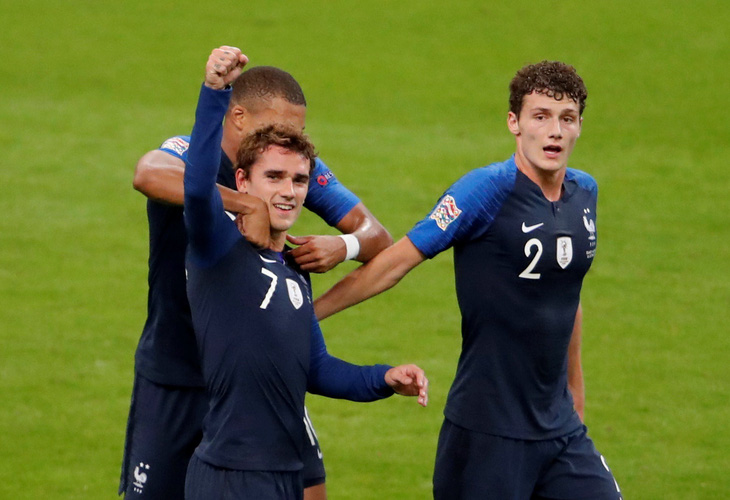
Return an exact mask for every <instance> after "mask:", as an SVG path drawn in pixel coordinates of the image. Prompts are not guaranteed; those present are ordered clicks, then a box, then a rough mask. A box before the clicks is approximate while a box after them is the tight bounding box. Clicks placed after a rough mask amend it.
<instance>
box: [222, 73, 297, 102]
mask: <svg viewBox="0 0 730 500" xmlns="http://www.w3.org/2000/svg"><path fill="white" fill-rule="evenodd" d="M276 98H282V99H285V100H286V101H288V102H290V103H292V104H296V105H299V106H306V105H307V100H306V99H305V98H304V92H303V91H302V87H301V86H300V85H299V82H297V81H296V80H295V79H294V77H293V76H292V75H290V74H289V73H287V72H286V71H284V70H282V69H279V68H275V67H273V66H256V67H255V68H251V69H249V70H247V71H244V72H243V73H241V76H239V77H238V78H237V79H236V80H235V81H234V82H233V92H232V94H231V103H233V104H239V105H241V106H243V107H245V108H246V109H248V110H251V111H256V108H257V107H258V105H260V103H261V102H262V101H271V100H273V99H276Z"/></svg>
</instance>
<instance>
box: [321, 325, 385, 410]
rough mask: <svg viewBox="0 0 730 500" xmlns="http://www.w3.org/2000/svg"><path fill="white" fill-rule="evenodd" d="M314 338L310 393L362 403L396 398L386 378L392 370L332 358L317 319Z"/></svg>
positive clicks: (383, 366)
mask: <svg viewBox="0 0 730 500" xmlns="http://www.w3.org/2000/svg"><path fill="white" fill-rule="evenodd" d="M311 336H312V338H311V347H310V360H309V376H308V378H307V390H308V391H309V392H310V393H312V394H319V395H321V396H326V397H329V398H337V399H347V400H350V401H358V402H368V401H377V400H379V399H383V398H387V397H389V396H391V395H393V389H391V387H390V386H389V385H388V383H387V382H386V377H385V375H386V373H387V372H388V370H390V369H391V368H392V367H391V366H388V365H372V366H359V365H354V364H352V363H348V362H346V361H343V360H341V359H338V358H336V357H334V356H332V355H330V354H329V353H328V352H327V346H326V345H325V342H324V336H323V335H322V330H321V329H320V328H319V323H318V322H317V320H316V318H312V330H311Z"/></svg>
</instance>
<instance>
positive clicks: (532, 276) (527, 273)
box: [520, 238, 542, 280]
mask: <svg viewBox="0 0 730 500" xmlns="http://www.w3.org/2000/svg"><path fill="white" fill-rule="evenodd" d="M532 247H536V248H537V251H536V252H535V256H534V257H533V258H532V260H531V261H530V263H529V264H528V265H527V267H526V268H525V270H524V271H522V272H521V273H520V278H525V279H528V280H539V279H540V273H533V272H532V270H533V269H535V266H536V265H537V261H538V260H540V257H541V256H542V243H540V240H538V239H537V238H532V239H530V240H527V243H525V257H529V256H530V255H531V254H532Z"/></svg>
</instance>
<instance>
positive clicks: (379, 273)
mask: <svg viewBox="0 0 730 500" xmlns="http://www.w3.org/2000/svg"><path fill="white" fill-rule="evenodd" d="M425 259H426V257H425V256H424V255H423V254H422V253H421V251H420V250H418V248H416V246H415V245H414V244H413V243H412V242H411V240H410V239H409V238H408V237H407V236H405V237H403V238H402V239H400V240H399V241H398V242H397V243H396V244H395V245H392V246H390V247H388V248H386V249H385V250H383V251H382V252H380V253H379V254H378V255H377V256H376V257H375V258H374V259H372V260H371V261H370V262H368V263H367V264H365V265H363V266H360V267H359V268H357V269H355V270H354V271H352V272H351V273H350V274H348V275H347V276H345V277H344V278H342V280H340V281H339V282H338V283H337V284H335V286H333V287H332V288H330V289H329V290H327V291H326V292H325V293H324V294H323V295H322V296H320V297H319V298H318V299H317V300H315V301H314V311H315V313H316V315H317V318H319V319H320V320H322V319H324V318H327V317H329V316H331V315H333V314H335V313H336V312H339V311H341V310H343V309H346V308H348V307H350V306H353V305H355V304H358V303H360V302H362V301H363V300H365V299H368V298H370V297H373V296H375V295H377V294H379V293H381V292H384V291H385V290H388V289H389V288H392V287H393V286H395V285H396V283H398V282H399V281H400V280H401V279H402V278H403V277H404V276H405V275H406V274H408V272H409V271H410V270H411V269H413V268H414V267H416V266H417V265H418V264H420V263H421V262H423V261H424V260H425Z"/></svg>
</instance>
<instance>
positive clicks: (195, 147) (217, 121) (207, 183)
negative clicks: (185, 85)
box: [184, 85, 230, 200]
mask: <svg viewBox="0 0 730 500" xmlns="http://www.w3.org/2000/svg"><path fill="white" fill-rule="evenodd" d="M229 99H230V90H212V89H210V88H208V87H206V86H205V85H203V86H202V88H201V90H200V97H199V99H198V107H197V108H196V111H195V126H194V127H193V132H192V134H191V136H190V148H189V149H188V157H187V165H186V168H185V176H184V189H185V199H186V200H187V198H189V197H196V198H200V197H209V196H210V195H211V194H210V193H211V191H212V190H213V188H214V187H215V185H216V184H215V181H216V176H217V173H218V168H219V165H220V155H221V151H220V144H221V138H222V136H223V126H222V124H221V122H222V120H223V116H224V115H225V112H226V109H228V100H229Z"/></svg>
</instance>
